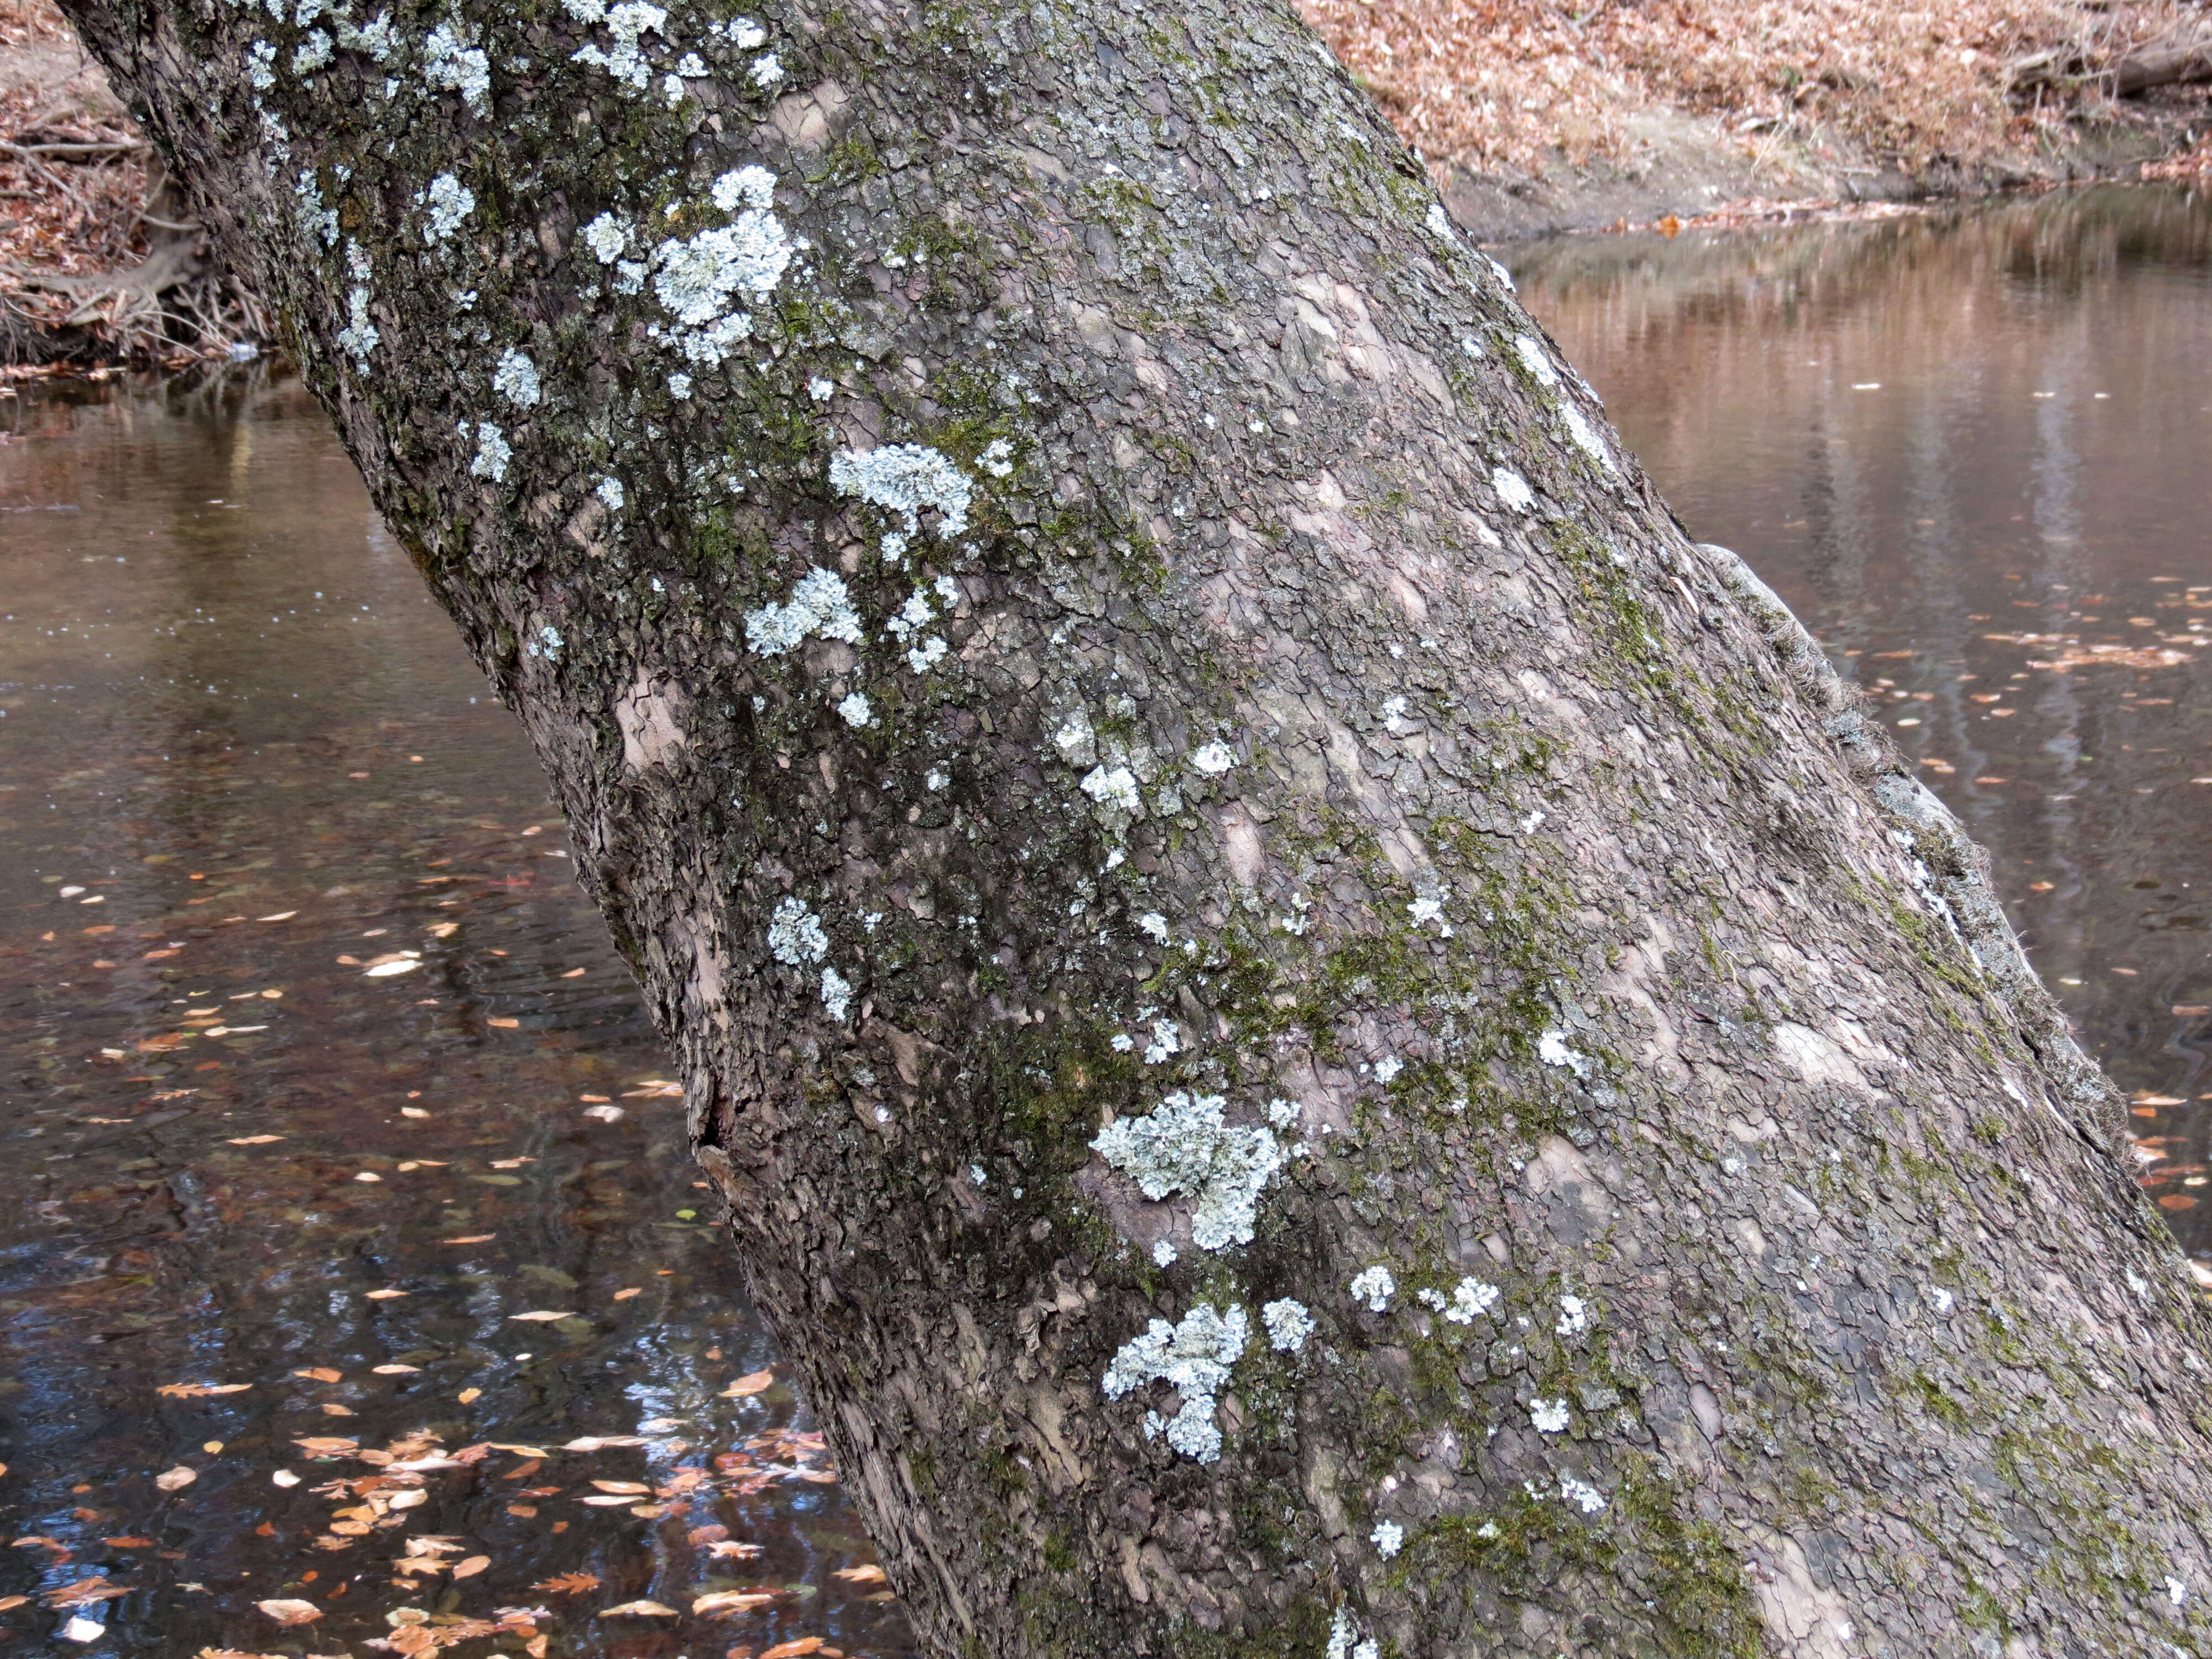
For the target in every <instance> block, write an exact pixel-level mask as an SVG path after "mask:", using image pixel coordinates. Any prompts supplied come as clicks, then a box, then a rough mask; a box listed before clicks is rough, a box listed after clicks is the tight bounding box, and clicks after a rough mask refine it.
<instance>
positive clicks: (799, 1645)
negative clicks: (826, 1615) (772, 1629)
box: [760, 1636, 822, 1659]
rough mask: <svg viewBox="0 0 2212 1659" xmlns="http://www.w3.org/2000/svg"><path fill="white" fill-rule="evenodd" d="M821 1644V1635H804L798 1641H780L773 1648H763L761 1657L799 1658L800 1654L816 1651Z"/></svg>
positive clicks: (775, 1658)
mask: <svg viewBox="0 0 2212 1659" xmlns="http://www.w3.org/2000/svg"><path fill="white" fill-rule="evenodd" d="M821 1645H822V1638H820V1637H818V1636H802V1637H800V1638H799V1639H798V1640H797V1641H796V1642H778V1643H777V1644H775V1646H774V1647H772V1648H764V1649H763V1650H762V1651H761V1656H760V1659H799V1655H801V1654H803V1653H812V1652H815V1651H816V1650H818V1649H819V1648H820V1647H821Z"/></svg>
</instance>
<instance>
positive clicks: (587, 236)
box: [584, 213, 629, 265]
mask: <svg viewBox="0 0 2212 1659" xmlns="http://www.w3.org/2000/svg"><path fill="white" fill-rule="evenodd" d="M584 246H586V247H587V248H589V249H591V251H592V258H596V259H597V260H598V261H599V263H600V264H603V265H611V264H613V263H614V262H615V261H616V260H617V259H619V258H622V256H623V253H624V252H627V251H628V249H629V225H627V224H626V223H624V222H623V219H622V217H621V216H620V215H618V214H613V213H602V214H601V215H599V217H598V218H596V219H594V220H592V222H591V223H589V224H588V225H586V226H585V227H584Z"/></svg>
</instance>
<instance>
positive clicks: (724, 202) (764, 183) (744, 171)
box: [708, 166, 775, 213]
mask: <svg viewBox="0 0 2212 1659" xmlns="http://www.w3.org/2000/svg"><path fill="white" fill-rule="evenodd" d="M708 195H710V196H712V197H714V205H715V206H716V207H718V208H720V209H721V210H722V211H723V212H725V213H735V212H736V211H737V210H738V209H739V208H740V207H744V208H749V209H751V210H754V211H756V212H760V213H765V212H767V211H768V210H769V209H770V208H772V207H774V206H775V174H774V173H770V172H769V170H768V169H767V168H766V167H751V166H749V167H732V168H731V169H730V171H729V172H727V173H724V174H723V175H722V176H721V177H720V178H719V179H715V180H714V188H713V189H712V190H710V191H708Z"/></svg>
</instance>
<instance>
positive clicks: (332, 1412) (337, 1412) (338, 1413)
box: [323, 1400, 354, 1417]
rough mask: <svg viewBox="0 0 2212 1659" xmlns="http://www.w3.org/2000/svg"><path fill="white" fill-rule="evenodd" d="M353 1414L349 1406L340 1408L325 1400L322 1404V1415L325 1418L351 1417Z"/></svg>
mask: <svg viewBox="0 0 2212 1659" xmlns="http://www.w3.org/2000/svg"><path fill="white" fill-rule="evenodd" d="M353 1414H354V1410H353V1407H350V1406H340V1405H337V1404H336V1403H334V1402H332V1401H327V1400H326V1401H324V1402H323V1415H324V1416H325V1417H351V1416H352V1415H353Z"/></svg>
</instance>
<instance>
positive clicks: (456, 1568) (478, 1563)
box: [453, 1555, 491, 1578]
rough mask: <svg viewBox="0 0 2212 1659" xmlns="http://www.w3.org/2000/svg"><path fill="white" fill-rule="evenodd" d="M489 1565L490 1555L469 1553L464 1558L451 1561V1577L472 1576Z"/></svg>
mask: <svg viewBox="0 0 2212 1659" xmlns="http://www.w3.org/2000/svg"><path fill="white" fill-rule="evenodd" d="M489 1565H491V1557H489V1555H471V1556H470V1557H468V1558H467V1559H465V1560H461V1561H456V1562H454V1563H453V1577H456V1578H473V1577H476V1576H477V1574H478V1573H480V1572H482V1571H483V1570H484V1569H485V1568H486V1567H488V1566H489Z"/></svg>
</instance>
